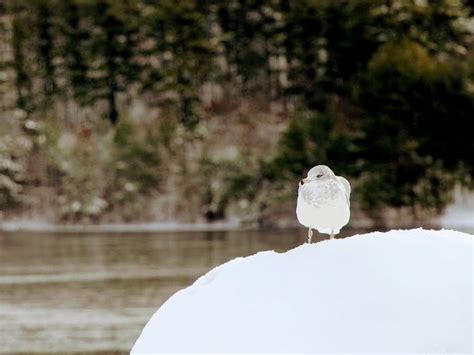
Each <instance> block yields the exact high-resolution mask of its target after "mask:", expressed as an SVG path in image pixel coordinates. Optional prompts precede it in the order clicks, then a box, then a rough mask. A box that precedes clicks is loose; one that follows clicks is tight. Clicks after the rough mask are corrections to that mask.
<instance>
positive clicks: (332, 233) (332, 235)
mask: <svg viewBox="0 0 474 355" xmlns="http://www.w3.org/2000/svg"><path fill="white" fill-rule="evenodd" d="M329 239H334V230H332V229H331V236H330V237H329Z"/></svg>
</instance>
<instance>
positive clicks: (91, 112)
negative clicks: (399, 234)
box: [0, 0, 474, 225]
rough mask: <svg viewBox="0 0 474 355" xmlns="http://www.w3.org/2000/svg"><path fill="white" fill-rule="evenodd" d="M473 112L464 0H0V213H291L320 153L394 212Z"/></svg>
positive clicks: (444, 189)
mask: <svg viewBox="0 0 474 355" xmlns="http://www.w3.org/2000/svg"><path fill="white" fill-rule="evenodd" d="M473 123H474V1H472V0H464V1H462V0H434V1H429V0H340V1H327V0H255V1H248V0H240V1H236V0H225V1H221V0H201V1H198V0H180V1H175V0H160V1H151V0H136V1H133V0H123V1H118V0H117V1H116V0H2V1H1V2H0V221H1V220H3V221H9V220H28V221H40V222H48V223H116V222H160V221H167V222H170V221H175V222H213V221H229V220H232V221H241V222H243V223H249V224H258V225H278V224H280V225H281V224H285V223H295V217H294V205H295V197H296V190H297V183H298V180H299V179H300V178H301V177H302V176H303V175H304V174H305V173H306V171H307V170H308V169H309V168H310V167H311V166H313V165H316V164H326V165H329V166H330V167H332V168H333V170H334V171H335V172H336V173H337V174H338V175H345V176H347V177H348V178H349V180H350V181H351V183H352V185H353V198H352V200H353V210H354V213H355V215H356V216H360V218H362V216H365V217H364V218H368V219H371V220H373V221H377V223H384V221H386V218H387V216H389V215H390V213H389V212H390V211H398V212H397V214H395V216H398V218H401V217H400V216H405V217H406V219H405V217H403V218H404V219H403V221H404V222H406V223H409V222H410V221H411V222H413V221H416V220H419V219H424V218H427V217H430V216H434V215H436V214H438V213H440V211H442V209H443V207H445V206H446V204H447V203H449V202H450V200H451V198H452V195H453V188H454V187H455V186H461V185H463V186H466V187H471V188H472V187H473V179H472V176H473V169H474V139H473V127H474V124H473ZM400 211H404V212H403V213H404V214H402V215H401V214H400V213H402V212H400ZM384 218H385V219H384ZM354 220H355V222H357V220H358V218H357V217H356V218H355V219H354V218H353V221H354Z"/></svg>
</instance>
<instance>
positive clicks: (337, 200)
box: [296, 165, 351, 243]
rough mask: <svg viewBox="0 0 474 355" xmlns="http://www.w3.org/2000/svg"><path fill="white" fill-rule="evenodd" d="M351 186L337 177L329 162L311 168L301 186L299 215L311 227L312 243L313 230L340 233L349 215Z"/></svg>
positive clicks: (297, 205)
mask: <svg viewBox="0 0 474 355" xmlns="http://www.w3.org/2000/svg"><path fill="white" fill-rule="evenodd" d="M350 195H351V185H350V184H349V181H347V180H346V179H345V178H343V177H342V176H336V175H335V174H334V172H333V171H332V170H331V169H330V168H329V167H327V166H326V165H317V166H315V167H313V168H311V170H310V171H308V176H307V177H306V178H305V179H303V180H301V181H300V183H299V187H298V200H297V203H296V217H297V218H298V221H299V222H300V223H301V224H302V225H303V226H305V227H307V228H309V230H308V243H311V237H312V236H313V229H316V230H318V232H319V233H325V234H329V235H330V236H331V239H333V238H334V235H335V234H338V233H339V231H340V229H341V228H342V227H344V226H345V225H346V224H347V222H349V218H350V214H351V213H350V199H349V198H350Z"/></svg>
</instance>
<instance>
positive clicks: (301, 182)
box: [299, 178, 308, 186]
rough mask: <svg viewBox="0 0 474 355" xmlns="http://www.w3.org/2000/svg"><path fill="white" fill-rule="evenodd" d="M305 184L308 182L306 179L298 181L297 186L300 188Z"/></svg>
mask: <svg viewBox="0 0 474 355" xmlns="http://www.w3.org/2000/svg"><path fill="white" fill-rule="evenodd" d="M307 182H308V178H304V179H302V180H300V183H299V185H300V186H303V185H304V184H306V183H307Z"/></svg>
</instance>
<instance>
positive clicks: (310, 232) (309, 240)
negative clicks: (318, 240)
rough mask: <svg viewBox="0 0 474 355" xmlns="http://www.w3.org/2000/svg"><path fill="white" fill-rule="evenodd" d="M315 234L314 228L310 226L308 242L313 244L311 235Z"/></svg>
mask: <svg viewBox="0 0 474 355" xmlns="http://www.w3.org/2000/svg"><path fill="white" fill-rule="evenodd" d="M312 236H313V230H312V229H311V228H308V244H311V237H312Z"/></svg>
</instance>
